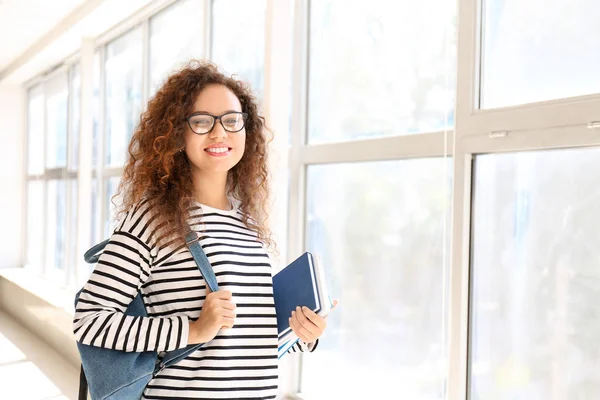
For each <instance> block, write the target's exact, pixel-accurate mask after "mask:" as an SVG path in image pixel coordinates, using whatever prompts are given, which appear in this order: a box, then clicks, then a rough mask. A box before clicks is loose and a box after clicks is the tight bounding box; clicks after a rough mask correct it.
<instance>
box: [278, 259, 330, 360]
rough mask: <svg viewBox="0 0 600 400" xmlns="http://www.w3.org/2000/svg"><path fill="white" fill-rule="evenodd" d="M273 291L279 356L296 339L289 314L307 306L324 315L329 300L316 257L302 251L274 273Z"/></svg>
mask: <svg viewBox="0 0 600 400" xmlns="http://www.w3.org/2000/svg"><path fill="white" fill-rule="evenodd" d="M273 295H274V297H275V311H276V314H277V330H278V337H279V358H281V357H282V356H283V355H284V354H285V353H286V352H287V350H288V349H289V348H290V347H292V346H293V345H294V344H295V343H296V342H297V341H298V338H297V337H296V335H294V332H293V331H292V330H291V328H290V324H289V317H291V315H292V311H294V310H296V307H297V306H300V307H302V306H306V307H308V308H310V309H311V310H313V311H314V312H315V313H317V314H319V315H321V316H325V315H327V313H328V312H329V311H330V310H331V307H332V304H331V300H330V298H329V294H328V292H327V288H326V285H325V280H324V274H323V271H322V268H321V263H320V259H319V257H318V256H314V255H313V254H311V253H308V252H307V253H304V254H303V255H301V256H300V257H298V258H297V259H296V260H295V261H294V262H292V263H291V264H289V265H288V266H287V267H285V268H283V269H282V270H281V271H279V272H278V273H277V274H275V275H274V276H273Z"/></svg>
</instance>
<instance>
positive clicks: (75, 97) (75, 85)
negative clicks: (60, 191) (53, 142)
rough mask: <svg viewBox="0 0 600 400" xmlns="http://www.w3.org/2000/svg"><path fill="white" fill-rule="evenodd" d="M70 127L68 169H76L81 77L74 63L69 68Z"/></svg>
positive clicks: (77, 162) (77, 161)
mask: <svg viewBox="0 0 600 400" xmlns="http://www.w3.org/2000/svg"><path fill="white" fill-rule="evenodd" d="M70 79H71V97H70V101H71V109H70V111H71V115H70V121H71V129H70V133H69V135H70V137H69V145H70V149H69V169H70V170H71V171H76V170H77V168H78V166H79V123H80V120H79V119H80V113H79V108H80V106H81V104H80V102H81V79H80V76H79V65H74V66H73V67H72V68H71V76H70Z"/></svg>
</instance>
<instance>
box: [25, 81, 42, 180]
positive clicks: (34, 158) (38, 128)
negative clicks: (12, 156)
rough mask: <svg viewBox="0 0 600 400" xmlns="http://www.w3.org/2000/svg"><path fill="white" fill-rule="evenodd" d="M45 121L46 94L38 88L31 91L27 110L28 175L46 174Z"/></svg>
mask: <svg viewBox="0 0 600 400" xmlns="http://www.w3.org/2000/svg"><path fill="white" fill-rule="evenodd" d="M45 119H46V113H45V109H44V92H43V90H42V87H41V86H37V87H35V88H33V89H31V90H30V91H29V100H28V109H27V146H28V154H27V161H28V162H27V173H28V175H41V174H43V173H44V137H45V135H44V127H45Z"/></svg>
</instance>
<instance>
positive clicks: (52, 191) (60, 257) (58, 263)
mask: <svg viewBox="0 0 600 400" xmlns="http://www.w3.org/2000/svg"><path fill="white" fill-rule="evenodd" d="M46 188H47V189H46V190H47V204H46V206H47V208H46V270H47V271H49V270H50V269H51V268H55V269H61V270H62V269H64V265H65V262H64V261H65V240H66V229H67V185H66V182H65V181H58V180H51V181H47V183H46Z"/></svg>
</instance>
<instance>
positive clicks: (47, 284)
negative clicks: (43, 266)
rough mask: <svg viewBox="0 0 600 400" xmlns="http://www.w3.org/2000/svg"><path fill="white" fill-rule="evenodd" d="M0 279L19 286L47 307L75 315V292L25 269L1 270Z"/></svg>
mask: <svg viewBox="0 0 600 400" xmlns="http://www.w3.org/2000/svg"><path fill="white" fill-rule="evenodd" d="M0 278H4V279H6V280H7V281H9V282H12V283H13V284H15V285H17V286H19V287H20V288H21V289H23V290H26V291H27V292H29V293H31V294H32V295H34V296H36V297H38V298H39V299H40V300H43V301H44V302H46V303H48V305H50V306H53V307H55V308H58V309H61V310H64V311H65V312H66V313H68V314H69V315H70V316H71V317H72V316H73V315H74V313H75V306H74V299H75V292H74V291H73V290H71V289H68V288H66V287H60V286H59V285H58V284H56V283H54V282H52V281H49V280H47V279H44V278H42V277H40V276H38V275H36V274H35V273H34V272H32V271H31V270H28V269H27V268H2V269H0Z"/></svg>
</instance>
